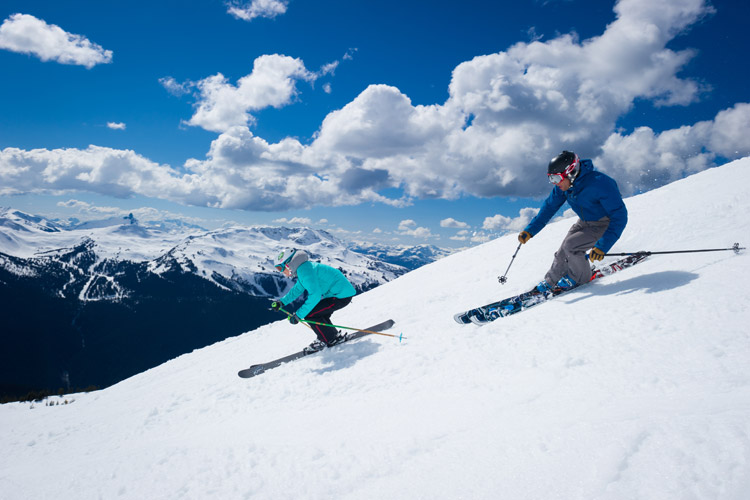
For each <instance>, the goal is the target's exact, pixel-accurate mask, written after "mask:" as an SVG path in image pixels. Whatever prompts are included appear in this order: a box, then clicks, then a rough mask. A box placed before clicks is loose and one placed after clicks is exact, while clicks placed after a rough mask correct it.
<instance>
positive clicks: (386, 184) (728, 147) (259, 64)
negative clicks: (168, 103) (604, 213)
mask: <svg viewBox="0 0 750 500" xmlns="http://www.w3.org/2000/svg"><path fill="white" fill-rule="evenodd" d="M711 11H712V8H711V7H710V6H708V5H707V4H706V3H705V2H704V1H702V0H673V1H671V2H669V3H668V4H664V3H663V2H653V0H621V1H620V2H618V3H617V4H616V13H617V19H616V20H615V21H614V22H612V23H611V24H610V25H608V26H607V27H606V29H605V30H604V32H603V33H602V34H601V35H600V36H597V37H592V38H590V39H587V40H583V41H580V40H578V38H577V37H576V36H575V35H572V34H565V35H560V36H557V37H556V38H554V39H551V40H548V41H546V42H542V41H540V40H535V41H532V42H529V43H518V44H516V45H514V46H512V47H510V48H509V49H508V50H507V51H504V52H499V53H496V54H489V55H484V56H479V57H476V58H474V59H472V60H470V61H466V62H464V63H462V64H460V65H459V66H457V67H456V68H455V70H454V72H453V75H452V79H451V84H450V88H449V98H448V99H447V101H446V102H444V103H443V104H435V105H431V106H422V105H417V106H415V105H413V104H412V102H411V100H410V99H409V97H408V96H406V95H405V94H403V93H402V92H401V91H400V90H399V89H397V88H395V87H392V86H387V85H371V86H369V87H367V88H366V89H365V90H363V91H362V93H360V95H358V96H357V97H356V98H355V99H354V100H353V101H351V102H350V103H348V104H347V105H345V106H344V107H342V108H341V109H338V110H336V111H333V112H331V113H330V114H329V115H328V116H326V117H325V119H324V120H323V122H322V123H321V126H320V129H319V130H318V132H317V133H316V134H315V136H314V138H313V139H314V140H313V141H312V143H310V144H304V143H302V142H300V141H299V140H297V139H294V138H286V139H283V140H281V141H279V142H277V143H269V142H267V141H266V140H264V139H263V138H261V137H257V136H255V135H253V133H252V132H251V131H250V129H249V128H248V124H250V123H252V122H253V120H254V118H253V117H252V116H251V113H253V112H254V111H257V110H260V109H263V108H266V107H269V106H275V107H281V106H285V105H288V104H289V103H291V102H293V100H294V99H295V97H296V95H297V89H296V83H297V81H298V80H306V81H312V80H313V79H314V78H315V74H313V73H310V72H309V71H307V70H306V69H305V67H304V64H303V63H302V61H301V60H299V59H294V58H291V57H287V56H282V55H268V56H262V57H259V58H258V59H256V60H255V64H254V69H253V71H252V73H251V74H250V75H247V76H245V77H243V78H241V79H240V80H239V81H238V82H237V84H236V85H232V84H230V83H228V82H227V81H226V79H225V78H224V77H223V76H222V75H221V74H218V75H214V76H212V77H209V78H206V79H203V80H201V81H200V82H198V83H195V84H193V83H190V82H188V83H186V84H177V82H174V81H173V79H172V80H170V79H169V78H167V79H163V81H162V85H164V86H165V88H167V89H178V90H179V89H185V88H196V89H198V90H199V92H200V94H199V100H198V102H197V105H196V111H195V114H194V116H193V117H192V118H191V119H190V121H189V123H190V124H191V125H195V126H201V127H203V128H206V129H208V130H214V131H216V132H219V133H220V135H219V136H218V137H217V138H216V139H215V140H214V141H213V142H212V144H211V147H210V150H209V151H208V153H207V155H206V158H204V159H190V160H188V161H187V162H186V163H185V165H184V168H183V169H181V170H179V172H178V171H177V170H176V169H172V168H170V167H168V166H164V165H158V164H156V163H154V162H151V161H150V160H148V159H146V158H143V157H141V156H139V155H137V154H136V153H134V152H132V151H116V150H111V149H108V148H97V147H95V146H92V147H90V148H88V149H86V150H74V149H66V150H32V151H23V150H19V149H14V148H8V149H5V150H2V151H0V186H1V187H0V192H3V193H10V192H41V191H66V190H90V191H94V192H100V193H108V194H115V195H118V196H129V195H131V194H141V195H145V196H156V197H160V198H166V199H170V200H174V201H179V202H181V203H186V204H195V205H202V206H212V207H222V208H235V209H245V210H267V211H276V210H292V209H303V208H310V207H313V206H317V205H327V206H340V205H347V204H358V203H363V202H380V203H388V204H390V205H393V206H404V205H407V204H409V203H410V202H411V201H410V200H411V199H413V198H414V197H428V198H457V197H459V196H463V195H474V196H483V197H489V196H523V197H528V196H540V195H544V194H546V193H547V192H548V190H549V184H548V183H547V182H546V179H545V177H544V172H545V167H546V164H547V162H548V161H549V158H551V157H552V156H554V154H556V153H557V152H559V151H560V150H562V149H563V148H565V149H572V150H574V151H576V152H578V153H579V154H580V155H581V156H583V157H584V158H585V157H592V156H593V159H594V162H595V164H596V166H597V168H600V169H602V170H604V171H606V172H608V173H610V174H611V175H612V176H613V177H614V178H615V179H616V180H617V181H618V183H619V184H620V187H621V188H622V189H623V191H624V192H625V193H630V192H635V191H638V190H643V189H650V188H653V187H656V186H658V185H661V184H664V183H665V182H669V181H670V180H673V179H676V178H679V177H681V176H683V175H685V174H687V173H691V172H696V171H699V170H702V169H705V168H708V167H710V166H713V165H715V164H716V163H717V162H718V161H720V160H722V159H723V158H726V159H735V158H738V157H742V156H746V155H748V154H750V134H747V133H746V131H747V129H748V125H750V104H748V103H738V104H736V105H734V106H732V107H731V108H729V109H726V110H723V111H721V112H719V113H718V114H717V115H716V117H715V118H714V119H713V120H708V121H703V122H698V123H695V124H690V125H685V126H684V127H680V128H677V129H674V130H667V131H662V132H658V133H657V132H655V131H653V130H652V129H650V128H648V127H640V128H637V129H636V130H634V131H633V132H632V133H630V134H625V133H623V132H621V131H616V130H615V124H616V122H617V120H618V119H619V118H620V117H621V116H623V115H625V114H627V113H628V112H629V111H630V110H631V108H632V106H633V103H634V102H635V101H636V100H650V101H651V102H652V103H653V104H655V105H659V106H668V105H686V104H689V103H691V102H693V101H695V100H696V99H698V98H699V97H700V93H701V92H702V91H703V89H701V87H700V86H699V85H698V84H697V83H696V82H693V81H690V80H686V79H681V78H678V76H677V75H678V74H679V71H680V70H681V69H682V68H683V67H684V65H685V64H686V63H687V62H688V61H689V60H690V58H691V57H692V56H693V52H691V51H679V52H676V51H673V50H671V49H668V48H666V45H667V44H668V42H670V40H671V39H672V38H673V37H674V36H676V34H678V33H680V32H682V31H683V30H685V29H686V28H688V27H689V26H690V24H691V23H695V22H696V21H698V20H700V19H701V18H702V17H703V16H705V15H707V14H709V13H710V12H711ZM393 188H401V189H402V190H403V192H404V193H405V195H404V196H403V197H402V198H399V199H391V198H387V197H386V196H384V195H382V194H381V193H382V192H391V190H392V189H393ZM524 217H525V216H524V214H523V211H522V213H521V214H519V217H518V218H514V219H510V218H501V217H496V218H493V217H490V218H488V220H486V221H485V224H484V225H485V228H486V230H490V228H491V229H504V230H516V229H517V228H518V226H519V225H521V224H522V219H523V218H524ZM412 222H413V221H412ZM416 229H418V228H417V224H416V223H414V224H413V225H408V226H404V228H403V230H404V231H416ZM423 233H424V231H423ZM467 237H468V235H467ZM483 237H484V235H475V236H474V238H483Z"/></svg>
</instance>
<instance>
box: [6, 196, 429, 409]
mask: <svg viewBox="0 0 750 500" xmlns="http://www.w3.org/2000/svg"><path fill="white" fill-rule="evenodd" d="M288 247H295V248H303V249H305V250H306V251H307V252H308V253H309V254H310V257H311V258H312V259H314V260H317V261H320V262H323V263H325V264H328V265H331V266H333V267H336V268H339V269H341V270H342V271H343V272H344V274H346V276H347V277H348V278H349V280H350V281H351V282H352V283H353V284H354V285H355V287H356V288H357V289H358V290H359V291H365V290H369V289H372V288H374V287H376V286H379V285H381V284H383V283H386V282H389V281H392V280H394V279H395V278H397V277H398V276H401V275H403V274H404V273H406V272H407V271H408V269H407V268H405V267H403V266H400V265H396V264H391V263H388V262H384V261H382V260H380V259H378V258H376V257H373V256H370V255H366V254H364V253H359V252H356V251H353V250H351V249H350V248H349V246H348V245H347V244H346V243H345V242H343V241H341V240H339V239H337V238H336V237H334V236H332V235H331V234H329V233H327V232H325V231H319V230H312V229H308V228H296V229H292V228H283V227H277V228H272V227H225V228H221V229H217V230H212V231H209V230H205V229H201V228H197V227H187V226H184V225H175V224H169V223H164V222H161V221H157V222H155V223H153V222H152V223H148V224H146V223H144V224H142V223H139V222H138V221H137V220H136V219H135V218H134V217H126V218H125V219H123V218H114V219H108V220H103V221H93V222H87V223H71V222H70V221H54V220H49V219H46V218H44V217H41V216H38V215H32V214H27V213H24V212H22V211H19V210H14V209H10V208H6V209H0V306H1V307H2V309H3V313H6V312H7V313H8V314H7V315H6V314H4V316H7V317H6V319H5V320H4V323H5V324H4V331H5V333H6V335H4V336H3V338H2V339H0V346H1V347H2V349H1V350H2V354H0V361H3V360H4V361H6V362H5V363H0V396H3V395H12V394H14V395H16V396H22V395H23V394H24V393H25V392H26V391H27V390H28V391H30V390H35V389H43V388H46V389H53V390H55V391H56V390H57V388H58V387H62V388H63V389H66V390H67V389H70V388H71V387H73V388H75V387H79V388H82V387H87V386H89V385H96V386H105V385H108V384H111V383H114V382H117V381H118V380H121V379H122V378H124V377H127V376H130V375H133V374H134V373H137V372H138V371H142V370H144V369H146V368H149V367H152V366H156V365H158V364H159V363H162V362H164V361H165V360H167V359H169V358H171V357H174V356H175V355H178V354H182V353H184V352H189V351H191V350H192V349H195V348H199V347H203V346H205V345H208V344H210V343H213V342H216V341H217V340H220V339H222V338H226V337H227V336H231V335H236V334H238V333H240V332H242V331H245V330H246V329H248V328H255V327H257V326H260V325H261V324H264V323H267V322H269V321H272V320H273V319H274V318H276V316H275V314H273V313H269V312H268V311H267V302H268V299H270V298H277V297H279V296H281V295H283V294H284V293H286V291H288V289H289V288H290V287H291V285H292V282H291V281H290V280H288V279H286V278H284V277H283V276H282V275H281V274H280V273H278V272H277V271H275V270H274V269H273V265H272V258H273V256H274V255H276V254H277V253H278V252H279V250H280V249H281V248H288ZM419 251H420V252H421V249H419ZM424 262H426V259H425V258H424V256H421V257H420V258H419V259H418V260H412V261H411V264H412V267H418V266H419V265H422V264H424ZM168 315H174V316H176V317H177V318H178V319H177V320H176V321H177V322H178V324H177V325H175V328H174V331H172V332H168V333H165V332H163V321H165V318H166V317H167V316H168ZM29 317H31V318H33V320H32V321H29V320H28V319H27V318H29ZM160 325H161V326H160ZM123 354H127V356H123ZM25 356H28V357H25Z"/></svg>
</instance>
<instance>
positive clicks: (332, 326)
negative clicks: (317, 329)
mask: <svg viewBox="0 0 750 500" xmlns="http://www.w3.org/2000/svg"><path fill="white" fill-rule="evenodd" d="M278 310H279V311H281V312H283V313H284V314H286V315H287V316H290V317H291V315H292V313H290V312H289V311H285V310H284V308H283V307H279V309H278ZM299 321H300V323H304V324H305V325H306V326H307V327H308V328H310V329H312V327H311V326H310V325H320V326H330V327H331V328H343V329H344V330H354V331H355V332H365V333H372V334H374V335H383V336H385V337H393V338H395V339H399V341H401V340H403V339H405V338H406V337H404V335H403V334H400V335H392V334H390V333H383V332H374V331H372V330H363V329H361V328H353V327H351V326H341V325H329V324H328V323H320V322H318V321H310V320H307V319H300V320H299Z"/></svg>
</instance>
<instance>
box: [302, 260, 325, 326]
mask: <svg viewBox="0 0 750 500" xmlns="http://www.w3.org/2000/svg"><path fill="white" fill-rule="evenodd" d="M297 284H298V285H300V286H303V287H304V289H305V290H307V299H306V300H305V302H304V304H302V305H301V306H300V308H299V309H297V317H298V318H300V319H305V316H307V315H308V314H310V311H312V310H313V308H314V307H315V306H316V305H317V304H318V302H320V300H321V299H322V298H323V290H322V288H321V286H320V285H321V284H320V282H319V280H318V277H317V275H316V272H315V268H314V267H313V266H300V267H299V268H298V269H297Z"/></svg>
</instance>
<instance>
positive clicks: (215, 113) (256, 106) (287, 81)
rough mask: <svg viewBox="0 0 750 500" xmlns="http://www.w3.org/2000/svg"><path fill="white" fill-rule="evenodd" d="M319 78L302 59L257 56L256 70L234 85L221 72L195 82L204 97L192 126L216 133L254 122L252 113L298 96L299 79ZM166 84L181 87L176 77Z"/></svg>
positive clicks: (173, 87) (167, 86)
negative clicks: (306, 66)
mask: <svg viewBox="0 0 750 500" xmlns="http://www.w3.org/2000/svg"><path fill="white" fill-rule="evenodd" d="M299 79H302V80H308V81H312V80H314V79H315V75H313V74H312V73H310V72H309V71H307V70H306V69H305V66H304V64H303V62H302V60H300V59H295V58H292V57H288V56H283V55H278V54H273V55H264V56H260V57H258V58H257V59H255V62H254V64H253V71H252V73H250V74H249V75H247V76H244V77H242V78H240V79H239V80H238V81H237V85H236V86H234V85H232V84H231V83H229V82H228V81H227V79H226V78H225V77H224V75H222V74H221V73H218V74H216V75H213V76H210V77H208V78H204V79H203V80H200V81H199V82H197V83H195V84H194V85H195V87H197V88H198V91H199V93H200V98H199V101H198V103H197V109H196V111H195V114H194V115H193V117H192V118H191V119H190V120H189V121H188V122H187V123H188V124H189V125H193V126H197V127H202V128H204V129H206V130H211V131H213V132H225V131H227V130H228V129H230V128H231V127H234V126H237V125H247V124H248V123H252V122H254V118H253V117H252V116H251V115H250V112H252V111H258V110H261V109H264V108H268V107H275V108H280V107H282V106H285V105H287V104H289V103H290V102H291V101H292V99H293V98H294V97H295V96H296V95H297V87H296V81H297V80H299ZM162 85H164V86H165V88H167V89H168V90H170V91H173V89H175V88H177V87H175V82H174V81H173V80H171V81H170V80H169V79H167V80H165V81H164V82H163V83H162Z"/></svg>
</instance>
